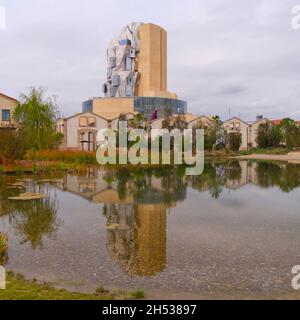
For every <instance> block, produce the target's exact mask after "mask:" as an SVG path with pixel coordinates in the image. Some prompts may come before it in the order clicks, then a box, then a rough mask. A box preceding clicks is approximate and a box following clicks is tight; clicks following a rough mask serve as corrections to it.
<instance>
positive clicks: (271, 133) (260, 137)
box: [256, 121, 281, 148]
mask: <svg viewBox="0 0 300 320" xmlns="http://www.w3.org/2000/svg"><path fill="white" fill-rule="evenodd" d="M280 141H281V133H280V131H279V130H277V128H276V127H275V126H274V125H273V124H272V123H271V122H270V121H266V122H264V123H261V124H260V125H259V127H258V132H257V138H256V142H257V145H258V147H259V148H274V147H278V146H279V144H280Z"/></svg>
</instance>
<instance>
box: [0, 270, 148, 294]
mask: <svg viewBox="0 0 300 320" xmlns="http://www.w3.org/2000/svg"><path fill="white" fill-rule="evenodd" d="M137 292H139V294H137ZM142 298H144V296H143V297H142V291H134V292H132V293H130V292H129V293H126V292H124V291H120V290H119V291H112V292H110V291H109V290H105V289H102V290H101V291H99V290H96V293H94V294H84V293H78V292H69V291H66V290H62V289H55V288H53V287H51V286H49V285H47V284H39V283H37V282H36V281H35V280H33V281H28V280H25V279H24V277H23V276H22V275H20V274H18V275H15V274H13V273H12V272H8V273H7V288H6V290H0V300H113V299H142Z"/></svg>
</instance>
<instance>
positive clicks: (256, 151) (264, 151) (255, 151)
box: [239, 148, 291, 156]
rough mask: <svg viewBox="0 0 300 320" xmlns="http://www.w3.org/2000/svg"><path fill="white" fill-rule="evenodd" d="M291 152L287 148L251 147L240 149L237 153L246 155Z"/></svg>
mask: <svg viewBox="0 0 300 320" xmlns="http://www.w3.org/2000/svg"><path fill="white" fill-rule="evenodd" d="M289 152H291V150H289V149H288V148H270V149H251V150H247V151H246V150H245V151H240V152H239V155H241V156H248V155H251V154H271V155H284V154H288V153H289Z"/></svg>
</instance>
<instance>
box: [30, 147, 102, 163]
mask: <svg viewBox="0 0 300 320" xmlns="http://www.w3.org/2000/svg"><path fill="white" fill-rule="evenodd" d="M25 159H27V160H34V161H59V162H67V163H76V164H97V161H96V152H89V151H72V150H40V151H33V150H31V151H28V152H27V153H26V156H25Z"/></svg>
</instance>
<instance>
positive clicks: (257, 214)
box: [0, 161, 300, 298]
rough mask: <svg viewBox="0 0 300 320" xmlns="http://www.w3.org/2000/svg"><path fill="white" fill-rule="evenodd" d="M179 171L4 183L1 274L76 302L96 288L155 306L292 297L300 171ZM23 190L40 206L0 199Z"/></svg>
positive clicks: (287, 167)
mask: <svg viewBox="0 0 300 320" xmlns="http://www.w3.org/2000/svg"><path fill="white" fill-rule="evenodd" d="M184 173H185V171H184V168H182V167H160V168H156V169H153V168H148V169H147V168H144V169H142V168H135V169H127V168H119V169H103V168H102V169H99V168H93V167H91V168H86V169H84V170H80V171H75V170H74V171H69V172H67V173H65V174H58V175H57V176H53V175H52V176H51V177H49V176H4V175H2V176H0V232H4V233H6V234H7V235H8V241H9V250H8V256H7V257H6V258H5V259H4V261H3V263H4V264H5V267H6V268H7V269H9V270H12V271H14V272H16V273H21V274H23V275H24V276H25V277H26V278H29V279H37V280H38V281H46V282H48V283H51V284H53V285H55V286H57V287H62V288H67V289H71V290H78V291H82V292H89V291H91V292H92V291H94V290H95V289H96V288H97V287H100V286H104V287H106V288H122V289H123V288H124V289H126V290H129V289H136V288H141V289H144V290H145V291H146V292H149V293H150V294H151V295H152V296H153V297H158V298H160V297H164V296H165V297H175V296H176V295H178V296H179V297H181V298H182V297H195V298H197V297H200V298H233V297H234V298H277V297H281V298H283V297H288V296H289V295H291V294H294V295H295V294H297V292H295V291H294V290H293V289H292V287H291V280H292V277H293V275H292V273H291V269H292V267H293V266H295V265H300V210H299V208H300V165H298V164H293V163H287V162H264V161H259V162H256V161H217V162H213V161H211V162H207V163H206V164H205V171H204V173H203V174H202V175H200V176H191V177H187V176H184ZM22 192H40V193H43V194H47V197H46V198H43V199H39V200H29V201H14V200H9V199H8V198H9V197H14V196H17V195H19V194H20V193H22ZM187 294H189V295H187ZM299 297H300V293H299Z"/></svg>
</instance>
